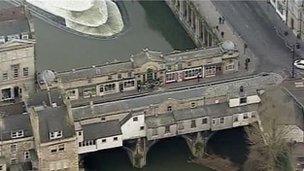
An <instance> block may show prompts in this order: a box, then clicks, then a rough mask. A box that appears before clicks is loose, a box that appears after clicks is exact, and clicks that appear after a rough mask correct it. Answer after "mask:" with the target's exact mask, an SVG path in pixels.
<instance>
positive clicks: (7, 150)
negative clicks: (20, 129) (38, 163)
mask: <svg viewBox="0 0 304 171" xmlns="http://www.w3.org/2000/svg"><path fill="white" fill-rule="evenodd" d="M12 145H16V150H15V151H12V150H13V148H12ZM31 149H34V140H33V137H29V138H21V139H16V140H9V141H4V142H3V145H2V147H1V149H0V150H1V152H2V154H3V155H4V156H5V160H6V163H7V164H8V165H10V164H11V159H16V163H21V162H27V161H30V159H25V158H24V153H25V152H29V150H31Z"/></svg>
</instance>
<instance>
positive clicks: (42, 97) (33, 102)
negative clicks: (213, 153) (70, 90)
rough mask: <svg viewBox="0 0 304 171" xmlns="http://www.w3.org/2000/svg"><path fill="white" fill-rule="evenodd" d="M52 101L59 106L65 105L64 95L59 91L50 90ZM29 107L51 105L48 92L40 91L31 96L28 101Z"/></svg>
mask: <svg viewBox="0 0 304 171" xmlns="http://www.w3.org/2000/svg"><path fill="white" fill-rule="evenodd" d="M50 95H51V100H52V103H56V104H57V106H62V105H63V99H64V97H63V95H62V93H61V92H60V91H59V90H58V89H52V90H50ZM27 104H28V106H42V105H49V104H50V102H49V97H48V92H47V91H46V90H38V91H37V92H34V93H33V94H31V95H30V97H29V99H28V101H27Z"/></svg>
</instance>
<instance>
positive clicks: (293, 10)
mask: <svg viewBox="0 0 304 171" xmlns="http://www.w3.org/2000/svg"><path fill="white" fill-rule="evenodd" d="M303 5H304V1H303V0H288V13H287V14H288V15H287V20H286V24H287V25H288V27H289V28H290V29H291V30H292V31H293V33H294V34H295V35H296V36H297V37H298V38H301V39H303V33H304V31H303V30H304V29H303V24H304V23H303V14H304V13H303V12H304V11H303V7H304V6H303Z"/></svg>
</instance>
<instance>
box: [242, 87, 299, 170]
mask: <svg viewBox="0 0 304 171" xmlns="http://www.w3.org/2000/svg"><path fill="white" fill-rule="evenodd" d="M274 91H275V92H271V93H269V94H264V95H263V97H262V103H261V104H260V105H259V107H258V112H259V114H260V119H261V122H260V123H256V124H254V125H252V126H249V127H246V128H245V130H246V133H247V136H248V141H249V143H250V144H251V146H250V153H249V155H248V159H247V161H246V162H245V164H244V167H245V170H249V171H251V170H252V171H278V170H284V171H285V170H287V169H286V165H288V164H286V162H288V161H289V160H288V159H289V156H290V152H291V150H290V147H289V145H288V142H287V139H286V138H287V137H288V134H289V133H290V131H291V130H290V129H289V127H285V126H283V125H282V124H284V123H282V120H281V119H282V117H281V115H282V114H285V115H288V114H289V113H290V112H292V111H293V110H292V109H291V108H290V107H292V106H293V105H290V103H289V102H283V101H280V100H282V98H281V99H280V98H278V97H276V96H275V95H278V94H277V93H282V91H281V92H277V91H278V90H274ZM273 93H275V94H273ZM281 95H282V94H281ZM286 112H287V113H286Z"/></svg>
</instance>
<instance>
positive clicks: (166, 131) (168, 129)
mask: <svg viewBox="0 0 304 171" xmlns="http://www.w3.org/2000/svg"><path fill="white" fill-rule="evenodd" d="M166 133H170V125H168V126H165V134H166Z"/></svg>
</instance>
